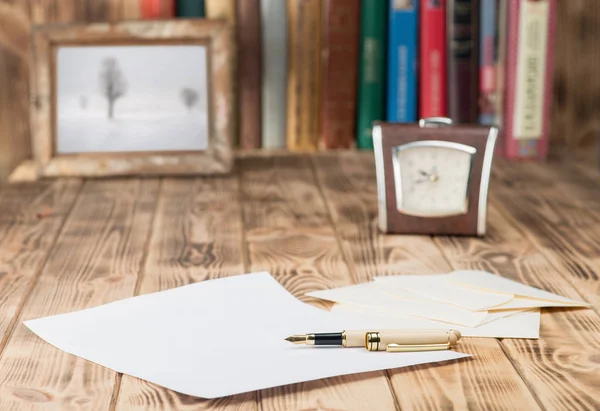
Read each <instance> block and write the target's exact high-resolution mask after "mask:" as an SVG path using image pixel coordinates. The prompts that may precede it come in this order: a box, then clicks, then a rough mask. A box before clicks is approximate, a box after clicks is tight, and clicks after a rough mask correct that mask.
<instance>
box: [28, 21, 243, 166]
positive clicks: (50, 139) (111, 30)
mask: <svg viewBox="0 0 600 411" xmlns="http://www.w3.org/2000/svg"><path fill="white" fill-rule="evenodd" d="M165 41H167V42H173V41H174V42H183V43H191V44H205V45H207V47H208V48H209V50H210V52H209V53H208V57H207V73H208V74H207V75H208V78H209V84H210V87H209V90H208V100H209V110H208V113H209V115H208V118H209V120H208V122H209V127H208V130H209V132H208V147H207V148H206V150H202V151H190V152H185V153H178V152H137V153H130V154H129V155H127V154H125V153H90V154H88V155H86V154H84V153H79V154H76V155H56V150H55V146H56V145H57V144H56V139H57V136H56V132H55V127H54V116H55V115H56V114H55V110H54V106H53V104H54V98H55V96H54V93H55V86H54V84H55V81H56V79H55V78H54V77H53V75H54V74H53V73H54V66H55V62H54V52H55V50H56V47H59V46H60V45H65V44H68V45H73V44H98V42H101V43H107V42H109V43H114V44H119V43H124V42H129V43H140V44H163V43H164V42H165ZM32 44H33V47H32V48H33V64H32V76H31V81H32V98H31V126H32V133H33V137H32V142H33V157H34V159H35V160H36V161H37V163H38V168H39V173H40V175H42V176H45V177H57V176H73V175H75V176H87V177H104V176H118V175H121V176H122V175H165V174H171V175H172V174H176V175H182V174H224V173H228V172H230V171H231V168H232V166H233V153H232V150H231V140H232V131H233V125H234V122H233V121H232V115H231V114H232V110H233V101H232V94H233V86H232V81H233V79H232V77H231V67H230V65H231V63H232V57H233V55H234V50H233V39H232V36H231V30H230V28H229V26H228V25H227V24H226V23H225V22H223V21H208V20H200V19H196V20H178V21H175V20H173V21H156V22H143V21H140V22H127V23H115V24H105V23H97V24H91V25H70V26H58V27H57V26H52V27H47V26H45V27H40V28H38V29H36V30H35V31H34V34H33V40H32Z"/></svg>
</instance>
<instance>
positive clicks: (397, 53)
mask: <svg viewBox="0 0 600 411" xmlns="http://www.w3.org/2000/svg"><path fill="white" fill-rule="evenodd" d="M389 5H390V6H389V15H388V59H387V60H388V64H387V69H388V70H387V85H388V86H387V121H390V122H400V123H412V122H415V121H417V45H418V43H417V22H418V10H419V0H389Z"/></svg>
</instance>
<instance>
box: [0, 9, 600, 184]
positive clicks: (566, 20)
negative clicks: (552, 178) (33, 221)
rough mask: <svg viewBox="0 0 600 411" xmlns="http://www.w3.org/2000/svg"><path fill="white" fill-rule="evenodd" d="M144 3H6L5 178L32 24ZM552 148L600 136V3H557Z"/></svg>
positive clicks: (0, 165) (1, 87) (0, 41)
mask: <svg viewBox="0 0 600 411" xmlns="http://www.w3.org/2000/svg"><path fill="white" fill-rule="evenodd" d="M138 1H139V0H0V181H1V180H3V179H4V177H5V176H6V175H8V173H9V172H10V171H11V170H12V169H13V168H14V167H15V166H16V165H18V164H19V163H20V162H21V161H22V160H24V159H26V158H27V157H28V156H29V154H30V144H29V119H28V105H29V102H28V99H29V97H28V96H29V81H28V76H29V61H28V60H29V57H28V56H29V31H30V28H31V27H32V26H33V25H37V24H44V23H68V22H83V21H89V22H91V21H114V20H120V19H123V18H125V17H127V13H128V10H131V9H132V8H135V6H136V4H137V3H138ZM557 25H558V27H557V29H558V35H557V38H556V40H557V41H556V66H555V67H556V68H555V76H554V77H555V83H554V84H555V87H554V97H555V98H554V106H553V111H552V136H551V141H552V150H554V151H556V150H560V149H561V148H563V147H569V148H572V147H577V146H581V145H585V144H590V143H591V142H593V141H595V139H596V138H597V136H598V135H600V42H599V41H598V39H599V38H600V7H598V0H569V1H566V0H558V22H557Z"/></svg>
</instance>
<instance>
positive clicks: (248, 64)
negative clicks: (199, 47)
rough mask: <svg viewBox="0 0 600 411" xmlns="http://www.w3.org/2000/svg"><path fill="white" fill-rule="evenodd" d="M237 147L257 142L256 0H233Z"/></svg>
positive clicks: (255, 145) (258, 48)
mask: <svg viewBox="0 0 600 411" xmlns="http://www.w3.org/2000/svg"><path fill="white" fill-rule="evenodd" d="M237 16H238V31H237V36H238V76H239V77H238V87H239V100H238V102H239V108H238V112H239V124H240V147H241V148H243V149H253V148H260V146H261V144H260V143H261V129H260V126H261V107H262V106H261V77H262V76H261V74H262V68H261V60H262V57H261V41H260V33H261V28H260V4H259V0H237Z"/></svg>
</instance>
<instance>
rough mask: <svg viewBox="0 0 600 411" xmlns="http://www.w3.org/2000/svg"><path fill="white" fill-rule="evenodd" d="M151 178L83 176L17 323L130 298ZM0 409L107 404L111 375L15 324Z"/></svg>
mask: <svg viewBox="0 0 600 411" xmlns="http://www.w3.org/2000/svg"><path fill="white" fill-rule="evenodd" d="M157 191H158V181H157V180H120V181H119V180H116V181H98V182H87V183H86V184H85V186H84V187H83V190H82V192H81V195H80V197H79V199H78V201H77V202H76V204H75V206H74V209H73V211H72V213H71V214H70V215H69V217H68V219H67V221H66V223H65V226H64V229H63V231H62V233H61V235H60V236H59V238H58V240H57V243H56V246H55V248H54V250H53V252H52V255H51V256H50V257H49V259H48V262H47V263H46V265H45V266H44V268H43V271H42V272H41V275H40V278H39V281H38V282H37V284H36V286H35V288H34V289H33V291H32V292H31V294H30V296H29V298H28V300H27V302H26V303H25V305H24V307H23V310H22V312H21V315H20V317H19V322H21V321H24V320H29V319H32V318H38V317H42V316H46V315H52V314H58V313H62V312H68V311H73V310H79V309H83V308H87V307H91V306H96V305H99V304H103V303H107V302H110V301H113V300H117V299H122V298H125V297H129V296H131V295H132V294H133V291H134V288H135V284H136V281H137V278H138V275H139V274H140V271H141V268H142V262H143V259H144V252H145V244H146V241H147V238H148V235H149V229H150V227H151V223H152V215H153V213H154V209H155V204H156V200H157V194H158V193H157ZM0 369H1V370H3V371H2V372H0V409H3V410H4V409H19V410H25V409H48V408H53V409H60V410H68V409H80V408H83V407H85V408H86V409H90V410H92V409H98V410H105V409H107V408H108V406H109V403H110V401H111V397H112V395H113V385H114V383H115V377H116V373H115V372H113V371H111V370H109V369H107V368H104V367H101V366H99V365H96V364H93V363H90V362H87V361H84V360H83V359H81V358H76V357H74V356H71V355H69V354H66V353H65V352H63V351H59V350H57V349H55V348H54V347H52V346H51V345H50V344H47V343H45V342H44V341H42V340H41V339H40V338H38V337H37V336H36V335H35V334H33V333H32V332H30V331H29V330H28V329H27V328H26V327H25V326H24V325H23V324H22V323H19V324H18V325H17V327H16V328H15V331H14V333H13V334H12V336H11V338H10V340H9V341H8V344H7V345H6V347H5V349H4V352H3V354H2V357H1V358H0Z"/></svg>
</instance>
